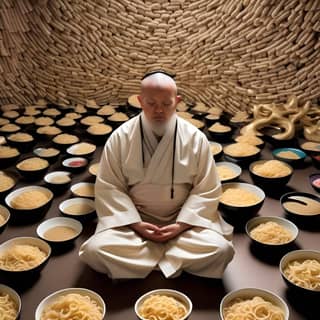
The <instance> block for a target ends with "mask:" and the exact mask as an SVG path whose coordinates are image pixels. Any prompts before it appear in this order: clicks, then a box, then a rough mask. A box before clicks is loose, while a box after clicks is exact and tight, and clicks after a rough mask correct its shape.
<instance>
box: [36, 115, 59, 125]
mask: <svg viewBox="0 0 320 320" xmlns="http://www.w3.org/2000/svg"><path fill="white" fill-rule="evenodd" d="M34 123H35V124H36V125H37V126H51V125H52V124H53V123H54V120H53V119H51V118H50V117H39V118H36V120H35V121H34Z"/></svg>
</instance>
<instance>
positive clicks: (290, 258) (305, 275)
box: [279, 250, 320, 297]
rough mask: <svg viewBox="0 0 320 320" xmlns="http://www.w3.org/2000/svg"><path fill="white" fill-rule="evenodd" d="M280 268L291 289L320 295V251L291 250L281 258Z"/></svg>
mask: <svg viewBox="0 0 320 320" xmlns="http://www.w3.org/2000/svg"><path fill="white" fill-rule="evenodd" d="M279 269H280V273H281V276H282V278H283V280H284V281H285V283H286V284H287V285H288V287H289V288H290V289H292V290H295V291H297V292H298V293H300V294H306V293H307V294H311V295H316V296H317V297H320V251H317V250H294V251H290V252H289V253H287V254H286V255H284V256H283V257H282V259H281V260H280V264H279Z"/></svg>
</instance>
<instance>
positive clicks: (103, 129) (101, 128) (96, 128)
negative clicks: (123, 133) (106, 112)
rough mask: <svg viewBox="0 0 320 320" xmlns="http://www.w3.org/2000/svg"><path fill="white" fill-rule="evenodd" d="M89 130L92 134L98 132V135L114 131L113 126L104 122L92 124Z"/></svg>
mask: <svg viewBox="0 0 320 320" xmlns="http://www.w3.org/2000/svg"><path fill="white" fill-rule="evenodd" d="M87 131H88V132H89V133H90V134H96V135H99V134H108V133H110V132H111V131H112V127H110V126H108V125H107V124H104V123H97V124H94V125H92V126H90V127H89V128H88V129H87Z"/></svg>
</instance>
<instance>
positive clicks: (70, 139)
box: [53, 133, 79, 144]
mask: <svg viewBox="0 0 320 320" xmlns="http://www.w3.org/2000/svg"><path fill="white" fill-rule="evenodd" d="M53 141H54V142H55V143H59V144H72V143H77V142H78V141H79V138H78V137H77V136H75V135H72V134H68V133H61V134H59V135H57V136H55V137H54V138H53Z"/></svg>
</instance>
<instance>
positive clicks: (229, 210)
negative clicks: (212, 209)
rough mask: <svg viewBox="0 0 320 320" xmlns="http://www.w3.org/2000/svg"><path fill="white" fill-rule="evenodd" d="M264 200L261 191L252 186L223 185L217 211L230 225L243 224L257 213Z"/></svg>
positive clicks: (231, 183) (240, 183) (232, 183)
mask: <svg viewBox="0 0 320 320" xmlns="http://www.w3.org/2000/svg"><path fill="white" fill-rule="evenodd" d="M264 200H265V193H264V192H263V190H262V189H260V188H259V187H257V186H255V185H253V184H249V183H243V182H228V183H223V184H222V195H221V197H220V202H219V210H220V211H221V212H222V214H223V216H224V217H225V218H226V220H229V222H230V223H231V224H235V223H243V222H247V221H248V220H249V219H250V218H251V217H253V216H254V215H255V214H257V213H258V211H259V210H260V208H261V207H262V205H263V202H264Z"/></svg>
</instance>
